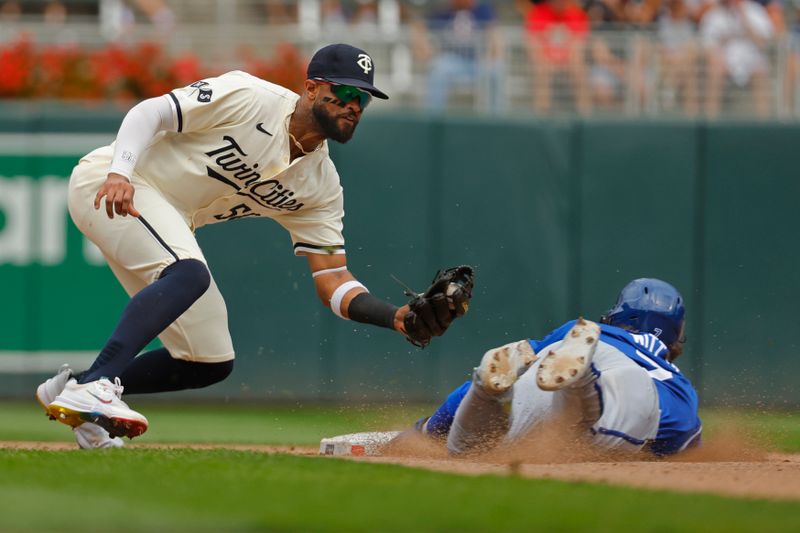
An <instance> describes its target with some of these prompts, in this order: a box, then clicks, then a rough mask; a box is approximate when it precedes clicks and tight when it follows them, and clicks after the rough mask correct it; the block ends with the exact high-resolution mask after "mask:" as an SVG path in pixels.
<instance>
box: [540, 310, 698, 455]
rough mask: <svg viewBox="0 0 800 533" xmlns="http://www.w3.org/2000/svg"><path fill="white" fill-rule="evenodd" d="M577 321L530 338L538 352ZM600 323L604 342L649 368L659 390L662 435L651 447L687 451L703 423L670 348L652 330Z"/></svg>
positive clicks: (667, 451) (660, 452) (694, 394)
mask: <svg viewBox="0 0 800 533" xmlns="http://www.w3.org/2000/svg"><path fill="white" fill-rule="evenodd" d="M574 325H575V321H574V320H572V321H570V322H567V323H566V324H564V325H563V326H561V327H559V328H558V329H556V330H554V331H553V332H552V333H550V334H549V335H547V336H546V337H545V338H544V339H542V340H532V341H530V344H531V346H532V347H533V350H534V352H536V353H539V352H541V351H542V349H544V348H545V347H547V346H549V345H551V344H553V343H554V342H558V341H560V340H562V339H563V338H564V337H565V336H566V334H567V333H568V332H569V330H570V329H571V328H572V326H574ZM599 325H600V342H604V343H606V344H608V345H610V346H613V347H614V348H616V349H617V350H619V351H620V352H622V353H623V354H625V355H626V356H627V357H629V358H630V359H631V360H632V361H633V362H634V363H636V364H637V365H639V366H640V367H642V368H644V369H645V370H647V373H648V374H650V377H651V378H652V380H653V383H654V384H655V386H656V390H657V391H658V400H659V409H660V411H661V416H660V421H659V425H658V434H657V435H656V439H655V441H654V442H652V443H651V444H650V449H651V450H652V451H653V453H656V454H658V455H666V454H670V453H675V452H678V451H681V450H683V449H684V448H686V447H687V446H690V445H694V444H696V443H698V442H699V438H700V432H701V430H702V424H701V422H700V418H699V417H698V415H697V407H698V400H697V392H695V390H694V387H692V383H691V382H690V381H689V379H688V378H686V376H684V375H683V374H681V371H680V369H678V367H677V366H675V365H673V364H672V363H670V362H669V361H667V360H666V359H665V357H666V355H667V353H668V352H669V350H668V349H667V347H666V346H665V345H664V343H663V342H661V341H660V340H659V339H658V337H656V336H655V335H652V334H650V333H633V332H630V331H626V330H624V329H621V328H618V327H614V326H609V325H607V324H599Z"/></svg>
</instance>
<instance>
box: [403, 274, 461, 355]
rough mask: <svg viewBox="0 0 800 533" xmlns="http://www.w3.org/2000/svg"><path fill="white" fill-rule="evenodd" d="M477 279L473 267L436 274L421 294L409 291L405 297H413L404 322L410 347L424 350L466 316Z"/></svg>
mask: <svg viewBox="0 0 800 533" xmlns="http://www.w3.org/2000/svg"><path fill="white" fill-rule="evenodd" d="M474 278H475V275H474V273H473V270H472V267H470V266H466V265H462V266H457V267H453V268H448V269H446V270H440V271H439V272H437V273H436V276H435V277H434V278H433V282H432V283H431V285H430V287H428V288H427V289H425V292H423V293H422V294H416V293H414V292H412V291H410V290H406V295H407V296H412V297H413V298H412V299H411V301H410V302H408V306H409V307H410V311H409V312H408V313H406V316H405V317H404V319H403V325H404V326H405V330H406V338H407V339H408V340H409V341H410V342H411V344H413V345H415V346H418V347H420V348H424V347H425V346H427V345H428V344H429V343H430V342H431V338H433V337H438V336H439V335H442V334H444V332H445V331H446V330H447V328H448V327H450V324H452V322H453V320H455V319H456V318H458V317H460V316H462V315H464V313H466V312H467V310H468V309H469V300H470V298H472V287H473V285H474Z"/></svg>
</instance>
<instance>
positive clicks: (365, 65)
mask: <svg viewBox="0 0 800 533" xmlns="http://www.w3.org/2000/svg"><path fill="white" fill-rule="evenodd" d="M356 63H357V64H358V66H359V67H361V69H362V70H363V71H364V74H369V71H370V70H372V58H371V57H369V56H368V55H367V54H358V61H356Z"/></svg>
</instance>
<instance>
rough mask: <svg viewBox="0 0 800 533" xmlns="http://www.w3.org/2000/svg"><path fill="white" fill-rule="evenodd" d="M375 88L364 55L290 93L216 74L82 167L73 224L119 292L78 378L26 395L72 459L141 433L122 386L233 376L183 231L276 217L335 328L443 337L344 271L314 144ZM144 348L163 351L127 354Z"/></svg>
mask: <svg viewBox="0 0 800 533" xmlns="http://www.w3.org/2000/svg"><path fill="white" fill-rule="evenodd" d="M373 78H374V65H373V62H372V59H371V57H370V56H369V55H368V54H367V53H366V52H364V51H363V50H360V49H358V48H355V47H352V46H349V45H345V44H336V45H329V46H326V47H324V48H322V49H320V50H319V51H318V52H317V53H316V54H315V55H314V57H313V58H312V60H311V62H310V64H309V67H308V79H307V81H306V82H305V87H304V91H303V92H302V94H300V95H298V94H295V93H293V92H292V91H290V90H288V89H285V88H283V87H280V86H278V85H275V84H273V83H269V82H267V81H264V80H261V79H259V78H256V77H254V76H251V75H249V74H247V73H245V72H239V71H234V72H229V73H226V74H223V75H221V76H219V77H216V78H210V79H206V80H202V81H198V82H196V83H193V84H192V85H190V86H188V87H184V88H181V89H176V90H174V91H172V92H170V93H169V94H166V95H163V96H161V97H158V98H153V99H150V100H145V101H144V102H141V103H140V104H138V105H136V106H135V107H133V108H132V109H131V110H130V112H129V113H128V114H127V115H126V117H125V119H124V120H123V122H122V125H121V127H120V130H119V133H118V135H117V139H116V141H115V142H114V143H113V144H112V145H110V146H105V147H102V148H99V149H97V150H95V151H93V152H91V153H89V154H88V155H86V156H85V157H84V158H82V159H81V160H80V163H79V164H78V165H77V166H76V167H75V170H74V171H73V174H72V177H71V179H70V185H69V210H70V214H71V216H72V219H73V221H74V222H75V224H76V225H77V227H78V228H79V229H80V230H81V231H82V232H83V233H84V234H85V235H86V236H87V237H88V238H89V239H91V241H92V242H94V243H95V244H96V245H97V246H98V247H99V248H100V250H101V251H102V252H103V255H104V256H105V258H106V260H107V261H108V265H109V266H110V268H111V269H112V271H113V272H114V274H115V275H116V277H117V279H118V280H119V281H120V283H121V284H122V285H123V287H124V288H125V290H126V291H127V292H128V294H129V295H130V296H131V300H130V302H129V303H128V305H127V306H126V308H125V310H124V311H123V314H122V317H121V318H120V321H119V324H118V326H117V328H116V329H115V331H114V332H113V333H112V334H111V337H110V338H109V340H108V342H107V343H106V345H105V346H104V347H103V349H102V350H101V352H100V355H99V356H98V358H97V360H96V361H95V362H94V364H93V365H92V366H91V368H89V369H88V370H86V371H85V372H82V373H75V372H72V370H71V369H69V368H68V367H66V366H65V367H62V369H61V370H60V371H59V373H58V374H56V376H54V377H53V378H50V379H49V380H47V381H46V382H44V383H42V384H41V385H40V386H39V388H38V389H37V399H38V400H39V402H40V403H41V404H42V405H43V406H44V407H45V409H46V410H47V413H48V414H49V415H50V416H51V417H52V418H55V419H57V420H60V421H61V422H64V423H66V424H68V425H70V426H72V427H73V429H74V431H75V436H76V438H77V440H78V444H79V445H80V446H81V447H84V448H96V447H112V446H120V445H121V444H122V441H121V439H119V438H118V437H121V436H128V437H134V436H137V435H140V434H142V433H143V432H144V431H145V430H146V429H147V419H146V418H145V417H144V416H143V415H141V414H140V413H138V412H136V411H134V410H132V409H131V408H130V407H128V406H127V404H126V403H125V402H123V401H122V399H121V395H122V392H123V386H124V390H125V391H126V393H129V394H130V393H152V392H162V391H172V390H182V389H187V388H199V387H206V386H208V385H211V384H213V383H216V382H219V381H221V380H223V379H225V377H227V376H228V375H229V374H230V372H231V371H232V369H233V359H234V348H233V343H232V341H231V337H230V333H229V332H228V324H227V311H226V307H225V302H224V300H223V298H222V295H221V294H220V292H219V289H218V288H217V285H216V283H215V282H214V279H213V277H212V276H211V274H210V272H209V270H208V266H207V264H206V260H205V257H204V256H203V252H202V250H201V249H200V247H199V245H198V243H197V240H196V239H195V235H194V232H195V231H196V230H197V229H198V228H200V227H202V226H205V225H207V224H214V223H217V222H223V221H226V220H234V219H239V218H247V217H266V218H271V219H273V220H274V221H276V222H277V223H278V224H280V225H281V226H283V227H284V228H285V229H286V230H287V231H288V232H289V235H290V236H291V239H292V242H293V246H294V253H295V254H296V255H303V256H306V257H307V259H308V263H309V266H310V268H311V271H312V275H313V279H314V283H315V285H316V290H317V293H318V295H319V297H320V299H321V300H322V302H323V303H324V304H325V305H327V306H330V308H331V310H332V311H333V312H334V313H335V314H336V315H337V316H339V317H342V318H344V319H352V320H356V321H359V322H363V323H369V324H374V325H377V326H381V327H386V328H391V329H394V330H396V331H398V332H400V333H402V334H403V335H404V336H406V337H407V338H408V339H409V340H411V341H412V342H415V343H418V344H426V343H427V342H428V341H430V338H431V337H432V336H435V335H441V334H442V333H443V332H444V331H445V330H446V329H447V327H448V326H449V324H450V322H451V321H452V318H454V317H449V316H444V315H443V314H441V313H437V312H435V311H436V306H435V305H434V304H436V303H437V302H438V300H437V301H436V302H434V301H428V300H425V299H424V298H423V301H422V303H421V304H420V305H417V307H415V308H413V309H412V308H411V307H409V305H404V306H402V307H396V306H394V305H391V304H389V303H387V302H385V301H384V300H382V299H379V298H377V297H374V296H372V295H370V293H369V292H368V291H367V289H366V288H365V287H364V285H362V284H361V283H359V282H358V281H357V280H356V278H355V277H354V276H353V275H352V274H351V273H350V272H349V271H348V270H347V262H346V255H345V247H344V238H343V236H342V227H343V226H342V217H343V215H344V212H343V192H342V186H341V184H340V182H339V175H338V174H337V172H336V168H335V167H334V164H333V162H332V161H331V159H330V156H329V152H328V144H327V139H329V138H331V139H333V140H335V141H337V142H343V143H344V142H347V141H348V140H349V139H350V138H351V137H352V135H353V132H354V131H355V129H356V126H357V125H358V122H359V120H360V118H361V114H362V113H363V112H364V109H365V108H366V107H367V105H368V104H369V103H370V101H371V99H372V97H376V98H381V99H386V98H388V97H387V96H386V95H385V94H384V93H383V92H381V91H380V90H379V89H377V88H376V87H375V86H374V84H373ZM418 303H419V301H418ZM445 306H446V304H445ZM463 308H464V310H466V308H467V304H465V305H464V307H463ZM459 316H460V315H459ZM155 337H159V338H160V340H161V341H162V343H163V346H164V347H163V348H160V349H158V350H154V351H150V352H147V353H143V354H140V351H142V350H143V349H144V347H145V346H146V345H147V344H148V343H149V342H150V341H151V340H152V339H154V338H155Z"/></svg>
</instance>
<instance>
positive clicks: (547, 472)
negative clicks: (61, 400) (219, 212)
mask: <svg viewBox="0 0 800 533" xmlns="http://www.w3.org/2000/svg"><path fill="white" fill-rule="evenodd" d="M720 442H725V444H724V445H715V444H714V443H710V444H707V445H706V446H704V447H703V448H702V449H700V450H697V451H692V452H688V453H686V454H684V455H683V456H681V457H680V458H676V459H670V460H662V461H653V460H631V461H628V460H607V459H605V460H604V459H601V458H593V459H591V460H585V458H583V459H581V458H579V457H575V456H570V457H567V456H564V454H561V456H560V457H559V456H558V455H557V454H553V453H538V454H537V453H536V451H531V450H530V449H528V450H527V453H526V454H524V453H522V451H521V450H516V451H515V452H513V453H504V455H503V457H502V459H501V458H498V457H496V456H492V455H491V454H487V455H484V456H479V457H472V458H469V459H452V458H450V457H448V455H447V453H446V451H445V450H444V448H443V447H442V446H438V445H433V444H431V443H429V442H420V441H413V440H412V441H406V442H404V443H403V444H402V445H399V446H392V447H390V448H389V449H386V450H385V451H384V453H383V455H381V456H379V457H351V458H347V459H345V460H353V461H360V462H369V463H390V464H398V465H404V466H409V467H413V468H424V469H428V470H434V471H439V472H450V473H457V474H464V475H482V474H494V475H511V476H522V477H526V478H542V479H559V480H565V481H590V482H602V483H609V484H611V485H620V486H629V487H641V488H647V489H665V490H673V491H679V492H705V493H713V494H719V495H726V496H736V497H747V498H765V499H771V500H788V501H800V454H779V453H770V452H767V451H764V450H759V449H756V448H752V447H747V446H744V445H742V444H741V443H738V442H732V441H731V440H729V439H720ZM129 446H130V448H133V449H146V448H191V449H234V450H242V451H254V452H260V453H288V454H294V455H308V456H314V455H317V453H318V450H317V448H316V447H306V446H263V445H235V444H137V443H133V444H131V445H129ZM0 448H14V449H40V450H74V449H75V445H74V444H73V443H67V442H58V443H52V442H0ZM539 452H543V450H541V449H540V450H539ZM331 460H339V459H331Z"/></svg>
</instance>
